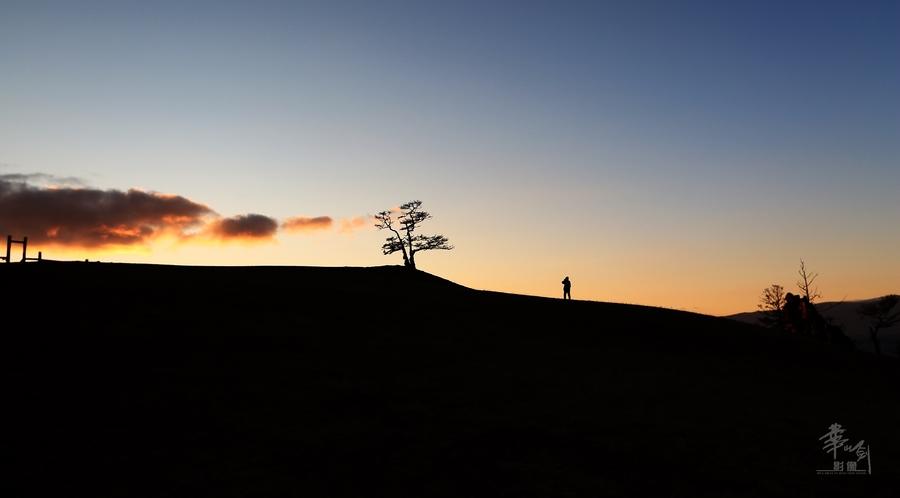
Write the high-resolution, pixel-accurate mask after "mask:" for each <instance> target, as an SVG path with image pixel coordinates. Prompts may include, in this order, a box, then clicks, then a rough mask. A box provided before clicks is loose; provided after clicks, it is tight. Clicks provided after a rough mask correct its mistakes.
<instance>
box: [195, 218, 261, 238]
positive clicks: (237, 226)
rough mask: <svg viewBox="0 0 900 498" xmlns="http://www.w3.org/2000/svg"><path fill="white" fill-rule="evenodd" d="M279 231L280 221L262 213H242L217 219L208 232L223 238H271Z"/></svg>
mask: <svg viewBox="0 0 900 498" xmlns="http://www.w3.org/2000/svg"><path fill="white" fill-rule="evenodd" d="M277 231H278V222H277V221H275V220H274V219H273V218H269V217H268V216H264V215H261V214H252V213H251V214H242V215H238V216H232V217H231V218H222V219H219V220H216V221H214V222H212V223H210V225H209V226H208V227H207V232H208V233H209V234H210V235H212V236H214V237H217V238H221V239H250V240H260V239H270V238H272V237H273V236H274V235H275V232H277Z"/></svg>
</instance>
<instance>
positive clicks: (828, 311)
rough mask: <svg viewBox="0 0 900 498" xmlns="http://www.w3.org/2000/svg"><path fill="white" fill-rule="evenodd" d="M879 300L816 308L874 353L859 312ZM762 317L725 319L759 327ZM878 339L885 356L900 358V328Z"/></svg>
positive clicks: (882, 333) (750, 313)
mask: <svg viewBox="0 0 900 498" xmlns="http://www.w3.org/2000/svg"><path fill="white" fill-rule="evenodd" d="M878 299H880V298H879V297H875V298H871V299H862V300H857V301H831V302H824V303H816V308H817V309H818V310H819V312H820V313H822V315H823V316H824V317H825V318H826V319H828V320H831V322H832V323H833V324H835V325H839V326H841V327H843V329H844V333H845V334H847V336H848V337H849V338H850V339H851V340H852V341H853V343H854V344H855V345H856V347H857V348H858V349H859V350H860V351H867V352H870V353H874V352H875V348H874V346H872V340H871V339H870V338H869V329H868V320H867V319H866V318H864V317H861V316H859V313H858V312H857V310H859V308H860V306H862V305H864V304H866V303H871V302H874V301H877V300H878ZM762 316H763V312H761V311H748V312H744V313H737V314H735V315H729V316H726V317H725V318H730V319H732V320H737V321H739V322H744V323H752V324H756V325H759V323H760V322H759V320H760V318H761V317H762ZM878 338H879V340H880V342H881V352H882V353H883V354H887V355H891V356H898V348H900V326H894V327H892V328H890V329H884V330H881V331H879V333H878Z"/></svg>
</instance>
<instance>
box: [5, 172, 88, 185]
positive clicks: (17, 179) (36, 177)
mask: <svg viewBox="0 0 900 498" xmlns="http://www.w3.org/2000/svg"><path fill="white" fill-rule="evenodd" d="M0 182H14V183H31V184H35V183H37V184H39V185H43V186H50V185H55V186H61V187H84V186H85V185H86V184H85V182H84V180H82V179H81V178H76V177H74V176H56V175H50V174H47V173H6V174H2V175H0Z"/></svg>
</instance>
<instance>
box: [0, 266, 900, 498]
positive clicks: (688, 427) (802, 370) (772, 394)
mask: <svg viewBox="0 0 900 498" xmlns="http://www.w3.org/2000/svg"><path fill="white" fill-rule="evenodd" d="M0 283H2V285H3V289H4V300H3V307H2V308H0V309H2V324H0V331H2V341H3V347H2V361H3V371H2V374H3V385H4V389H3V393H2V399H3V404H2V405H0V406H2V407H3V412H4V417H3V418H4V419H5V420H6V421H5V422H3V432H2V437H3V444H2V446H3V449H4V462H3V474H4V475H6V476H7V477H4V478H3V483H2V486H3V488H4V489H0V496H4V497H14V496H76V495H78V496H93V497H100V496H158V497H163V496H191V497H202V496H223V497H244V496H246V497H278V496H303V497H315V496H384V497H394V496H416V497H429V496H436V497H454V498H458V497H465V496H496V497H505V496H542V497H556V496H591V497H593V496H660V497H662V496H685V497H697V496H716V497H727V496H791V497H793V496H815V495H818V494H833V495H835V496H863V497H878V496H892V497H896V496H900V480H898V474H900V396H898V394H900V369H898V368H897V367H898V365H897V362H896V361H882V362H877V361H875V359H874V358H873V357H871V356H869V355H866V354H862V353H844V352H839V351H833V350H831V349H830V348H829V347H828V346H825V345H820V344H814V343H809V342H806V341H804V340H799V339H796V338H790V337H785V336H782V335H777V334H772V333H769V332H767V331H764V330H762V329H758V328H755V327H752V326H749V325H744V324H740V323H736V322H732V321H729V320H725V319H717V318H712V317H707V316H702V315H694V314H689V313H683V312H676V311H670V310H664V309H656V308H645V307H639V306H626V305H618V304H605V303H593V302H577V301H576V302H563V301H560V300H552V299H542V298H532V297H524V296H516V295H506V294H498V293H491V292H478V291H473V290H470V289H466V288H463V287H459V286H457V285H455V284H452V283H450V282H447V281H444V280H441V279H439V278H437V277H434V276H431V275H428V274H425V273H417V274H411V273H408V272H405V271H403V270H402V269H401V268H396V267H383V268H365V269H361V268H277V267H262V268H260V267H257V268H251V267H247V268H201V267H165V266H145V265H117V264H97V263H66V264H63V263H47V262H44V263H40V264H29V265H14V264H10V265H0ZM834 422H838V423H840V424H842V425H843V426H844V427H845V428H846V429H847V431H848V432H847V434H846V435H847V436H849V438H850V439H851V440H852V442H855V441H857V440H859V439H865V440H866V442H867V443H868V444H870V445H871V452H872V467H873V474H872V475H871V476H869V475H865V476H817V475H816V472H815V471H816V469H820V468H831V465H832V461H831V457H830V456H829V455H826V454H825V453H824V452H823V450H822V442H821V441H820V440H819V437H820V436H822V435H823V434H825V432H826V431H827V429H828V426H829V425H830V424H832V423H834Z"/></svg>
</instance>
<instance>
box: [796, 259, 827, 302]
mask: <svg viewBox="0 0 900 498" xmlns="http://www.w3.org/2000/svg"><path fill="white" fill-rule="evenodd" d="M797 273H798V274H799V275H800V280H798V281H797V287H799V288H800V292H801V293H802V296H803V297H805V298H806V299H807V300H808V301H809V302H814V301H815V300H816V299H819V298H820V297H822V294H819V288H818V287H816V288H815V289H813V283H814V282H815V281H816V279H817V278H819V274H818V273H813V272H812V271H809V270H807V269H806V262H805V261H803V259H801V260H800V270H798V271H797Z"/></svg>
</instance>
